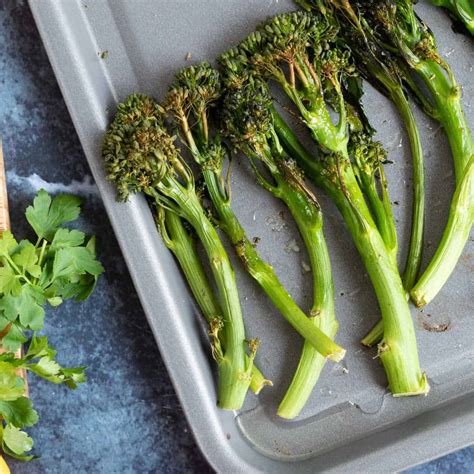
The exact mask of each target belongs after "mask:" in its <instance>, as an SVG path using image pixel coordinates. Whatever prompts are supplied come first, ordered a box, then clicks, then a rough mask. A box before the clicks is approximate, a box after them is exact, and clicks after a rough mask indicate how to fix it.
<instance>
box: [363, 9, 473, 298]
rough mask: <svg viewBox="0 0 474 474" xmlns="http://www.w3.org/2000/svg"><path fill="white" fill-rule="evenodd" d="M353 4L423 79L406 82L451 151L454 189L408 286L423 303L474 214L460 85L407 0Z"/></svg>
mask: <svg viewBox="0 0 474 474" xmlns="http://www.w3.org/2000/svg"><path fill="white" fill-rule="evenodd" d="M354 4H355V5H356V6H357V13H358V15H359V16H361V18H363V20H364V22H365V23H366V24H367V25H368V26H369V27H370V28H371V30H372V31H373V32H375V34H376V35H377V38H378V41H379V44H380V45H382V46H383V47H385V49H387V50H389V51H390V52H392V54H395V55H397V56H398V60H399V63H400V64H401V67H403V68H405V69H407V70H409V72H410V73H411V74H413V75H414V76H415V77H416V78H418V79H419V80H421V81H422V83H423V85H424V86H425V89H426V90H425V89H422V88H421V87H417V86H416V83H415V81H413V80H412V79H411V78H410V79H409V80H407V81H406V83H407V86H408V87H410V88H411V89H412V91H413V93H414V94H415V96H416V97H417V98H418V99H419V101H420V103H421V104H422V106H423V108H424V110H425V112H426V113H427V114H428V115H430V116H431V117H433V118H434V119H436V120H438V121H439V122H440V123H441V124H442V125H443V128H444V130H445V131H446V134H447V137H448V140H449V143H450V146H451V150H452V154H453V161H454V171H455V176H456V190H455V192H454V196H453V198H452V201H451V208H450V213H449V217H448V223H447V225H446V227H445V230H444V233H443V236H442V239H441V242H440V244H439V246H438V248H437V250H436V252H435V255H434V257H433V258H432V260H431V262H430V263H429V265H428V267H427V268H426V270H425V271H424V273H423V275H422V276H421V278H420V279H419V280H418V282H417V283H416V285H415V286H414V287H413V289H412V290H411V297H412V299H413V301H414V302H415V304H416V305H417V306H423V305H425V304H426V303H429V302H430V301H431V300H432V299H433V298H434V297H435V296H436V294H437V293H438V292H439V291H440V289H441V288H442V287H443V285H444V284H445V283H446V281H447V279H448V278H449V276H450V275H451V273H452V272H453V270H454V268H455V266H456V263H457V262H458V260H459V258H460V256H461V253H462V250H463V248H464V246H465V244H466V242H467V240H468V238H469V233H470V230H471V228H472V223H473V219H474V158H473V157H474V142H473V140H472V136H471V131H470V128H469V125H468V123H467V121H466V118H465V116H464V112H463V108H462V104H461V87H460V86H459V85H458V84H457V83H456V80H455V78H454V74H453V72H452V70H451V68H450V66H449V64H448V63H447V62H446V61H445V60H443V59H442V58H441V56H440V55H439V53H438V51H437V49H436V40H435V37H434V35H433V33H432V32H431V31H430V29H429V28H428V26H427V25H426V24H425V23H423V22H422V21H421V20H420V18H419V17H418V16H417V15H416V13H415V12H414V10H413V2H412V0H382V1H380V2H375V3H374V2H372V1H369V0H357V1H355V2H354Z"/></svg>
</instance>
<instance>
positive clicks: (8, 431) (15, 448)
mask: <svg viewBox="0 0 474 474" xmlns="http://www.w3.org/2000/svg"><path fill="white" fill-rule="evenodd" d="M0 435H1V438H2V449H3V451H4V452H5V453H6V454H8V455H10V456H12V457H14V458H16V459H20V460H22V461H29V460H31V459H33V456H28V455H25V453H27V452H28V451H31V450H32V448H33V440H32V439H31V438H30V437H29V436H28V435H27V434H26V433H25V432H24V431H21V430H20V429H19V428H17V427H16V426H14V425H12V424H11V423H8V424H7V425H6V426H5V427H4V428H3V429H2V430H1V433H0Z"/></svg>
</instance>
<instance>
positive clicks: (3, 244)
mask: <svg viewBox="0 0 474 474" xmlns="http://www.w3.org/2000/svg"><path fill="white" fill-rule="evenodd" d="M17 245H18V243H17V241H16V240H15V237H13V234H12V233H11V232H10V231H9V230H5V231H3V232H2V234H1V236H0V257H6V256H8V255H10V253H11V252H12V251H13V250H14V249H15V248H16V247H17Z"/></svg>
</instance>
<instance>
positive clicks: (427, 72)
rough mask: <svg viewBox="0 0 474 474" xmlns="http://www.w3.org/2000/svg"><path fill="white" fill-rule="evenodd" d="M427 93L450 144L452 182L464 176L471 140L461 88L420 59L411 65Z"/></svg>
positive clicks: (438, 68) (472, 148) (431, 63)
mask: <svg viewBox="0 0 474 474" xmlns="http://www.w3.org/2000/svg"><path fill="white" fill-rule="evenodd" d="M413 67H414V69H415V71H416V73H417V74H418V75H419V76H420V77H421V79H422V80H423V82H424V84H425V85H426V87H427V88H428V90H429V91H430V93H431V97H432V101H433V104H434V110H435V118H437V119H438V120H439V121H440V122H441V124H442V125H443V127H444V130H445V132H446V135H447V137H448V141H449V145H450V147H451V151H452V155H453V161H454V172H455V175H456V182H458V183H459V181H460V180H462V177H463V175H464V169H465V168H466V166H467V164H468V162H469V160H470V159H471V156H472V154H473V153H474V143H473V140H472V137H471V130H470V128H469V124H468V123H467V121H466V117H465V115H464V111H463V108H462V103H461V88H460V87H459V86H458V85H456V84H454V83H453V80H450V79H449V78H448V77H446V73H445V71H444V69H443V68H442V67H441V66H440V65H439V64H438V63H436V62H435V61H431V60H425V61H420V62H419V63H418V64H416V65H415V66H413Z"/></svg>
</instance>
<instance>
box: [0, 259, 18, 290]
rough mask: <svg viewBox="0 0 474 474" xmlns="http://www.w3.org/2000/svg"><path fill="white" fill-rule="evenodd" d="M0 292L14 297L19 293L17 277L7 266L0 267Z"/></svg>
mask: <svg viewBox="0 0 474 474" xmlns="http://www.w3.org/2000/svg"><path fill="white" fill-rule="evenodd" d="M0 292H2V293H5V294H10V293H12V294H15V295H18V294H19V293H20V292H21V282H20V280H19V278H18V275H17V274H16V273H15V272H14V271H13V269H12V268H11V267H10V266H9V265H8V264H5V266H3V267H0Z"/></svg>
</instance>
